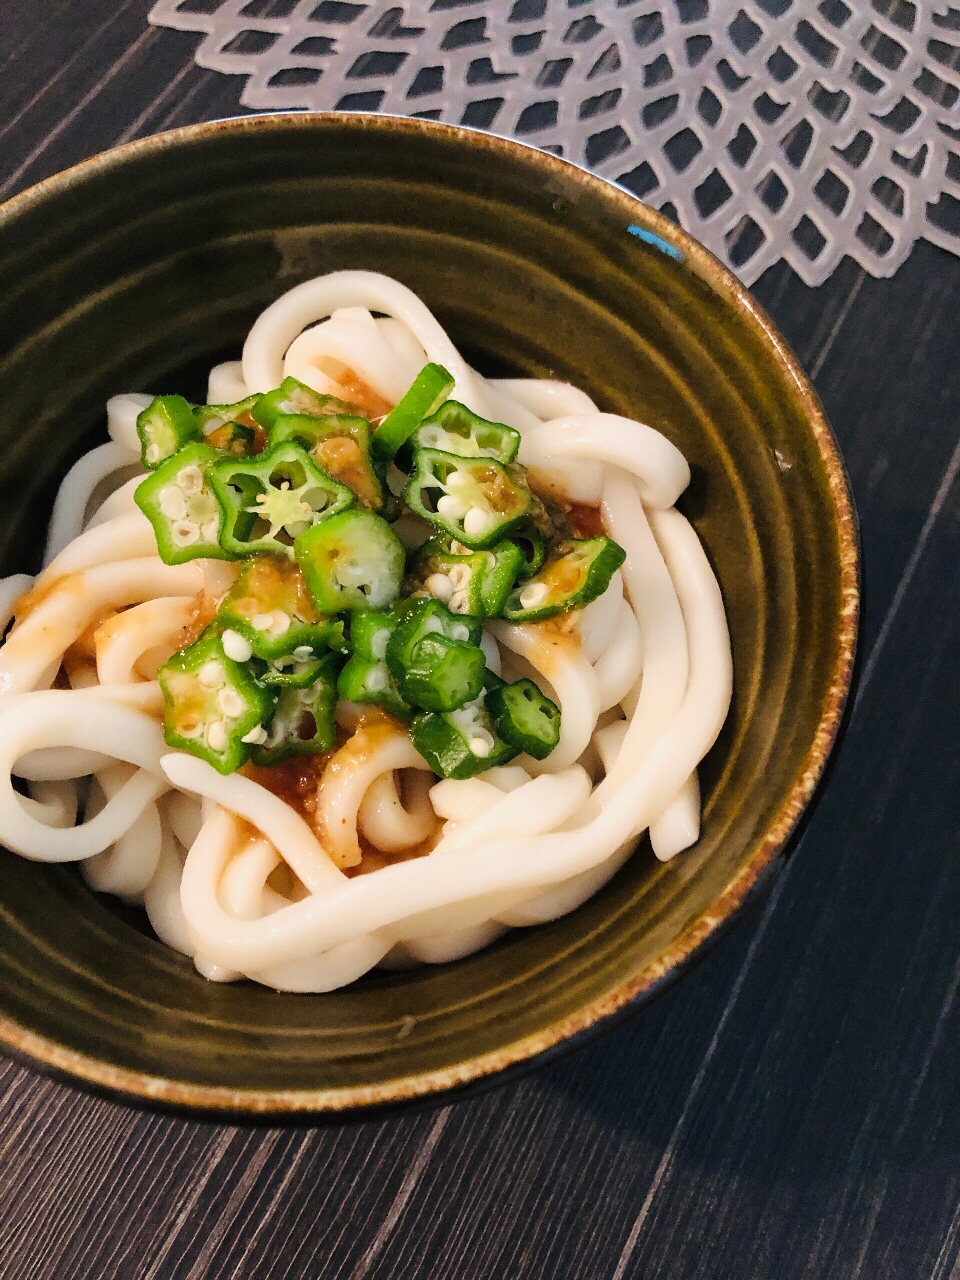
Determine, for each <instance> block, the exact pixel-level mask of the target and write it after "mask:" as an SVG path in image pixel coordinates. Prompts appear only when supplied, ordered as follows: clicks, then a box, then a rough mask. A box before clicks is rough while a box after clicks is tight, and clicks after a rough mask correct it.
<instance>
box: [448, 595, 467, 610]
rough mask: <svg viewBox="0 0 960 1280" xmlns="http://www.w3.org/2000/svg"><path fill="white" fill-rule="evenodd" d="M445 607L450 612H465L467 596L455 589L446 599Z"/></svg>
mask: <svg viewBox="0 0 960 1280" xmlns="http://www.w3.org/2000/svg"><path fill="white" fill-rule="evenodd" d="M447 608H448V609H449V610H450V612H451V613H466V612H467V597H466V596H465V595H464V593H463V592H462V591H455V592H454V593H453V595H452V596H451V597H450V599H449V600H448V601H447Z"/></svg>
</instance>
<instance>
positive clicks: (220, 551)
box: [133, 441, 236, 564]
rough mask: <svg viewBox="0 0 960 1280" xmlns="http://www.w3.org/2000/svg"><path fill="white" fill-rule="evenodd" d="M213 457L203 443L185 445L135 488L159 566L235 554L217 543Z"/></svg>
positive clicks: (218, 516)
mask: <svg viewBox="0 0 960 1280" xmlns="http://www.w3.org/2000/svg"><path fill="white" fill-rule="evenodd" d="M219 457H220V455H219V454H218V453H217V451H216V449H214V448H212V447H211V446H210V445H208V444H201V443H199V441H196V442H193V443H191V444H186V445H184V446H183V448H182V449H179V450H178V451H177V452H176V453H175V454H174V455H173V456H172V457H171V458H168V459H167V460H166V462H162V463H161V464H160V466H159V467H157V469H156V471H154V472H153V474H152V475H149V476H147V478H146V480H144V481H142V483H141V484H139V485H138V486H137V488H136V490H135V492H134V495H133V498H134V501H135V502H136V504H137V506H138V507H139V508H140V510H141V511H142V512H143V514H144V515H145V516H146V517H147V519H148V520H149V521H150V523H151V524H152V525H153V530H154V533H155V534H156V537H157V551H158V552H159V554H160V559H161V560H162V561H163V562H164V563H165V564H184V563H185V562H186V561H187V560H196V559H198V558H199V557H206V558H208V559H212V560H233V559H235V558H236V557H235V556H234V555H233V553H232V552H230V551H227V550H226V549H225V548H224V547H223V546H222V545H221V543H220V535H221V533H222V530H223V519H224V517H223V510H222V508H221V506H220V503H219V502H218V500H217V498H216V496H215V494H214V492H213V489H212V486H211V484H210V468H211V466H212V464H213V463H215V462H216V461H217V459H218V458H219Z"/></svg>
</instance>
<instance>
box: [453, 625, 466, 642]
mask: <svg viewBox="0 0 960 1280" xmlns="http://www.w3.org/2000/svg"><path fill="white" fill-rule="evenodd" d="M450 639H451V640H469V639H470V632H469V631H468V630H467V628H466V627H465V626H464V625H463V623H462V622H457V623H455V624H454V625H453V626H452V627H451V628H450Z"/></svg>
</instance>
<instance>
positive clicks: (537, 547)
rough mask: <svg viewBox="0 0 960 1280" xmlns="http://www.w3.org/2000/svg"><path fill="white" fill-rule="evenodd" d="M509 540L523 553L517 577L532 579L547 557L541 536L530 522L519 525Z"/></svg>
mask: <svg viewBox="0 0 960 1280" xmlns="http://www.w3.org/2000/svg"><path fill="white" fill-rule="evenodd" d="M511 540H512V541H513V542H515V543H516V544H517V546H518V547H519V548H520V550H521V551H522V552H523V564H522V566H521V568H520V572H519V574H518V575H517V576H518V577H520V578H530V577H532V576H533V574H535V573H536V572H537V570H538V569H539V568H540V566H541V565H542V564H543V562H544V560H545V559H546V557H547V544H546V542H545V541H544V538H543V534H542V533H541V532H540V530H539V529H538V528H537V526H536V525H535V524H534V523H533V521H532V520H531V521H530V522H529V523H527V524H524V525H521V527H520V528H519V529H515V530H514V531H513V534H512V537H511ZM511 585H512V584H511Z"/></svg>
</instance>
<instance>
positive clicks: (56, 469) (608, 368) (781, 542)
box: [0, 114, 858, 1119]
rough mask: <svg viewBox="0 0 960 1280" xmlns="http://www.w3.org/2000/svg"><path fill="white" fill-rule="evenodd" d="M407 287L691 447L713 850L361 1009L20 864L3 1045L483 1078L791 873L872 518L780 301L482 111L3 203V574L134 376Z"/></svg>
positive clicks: (295, 1073)
mask: <svg viewBox="0 0 960 1280" xmlns="http://www.w3.org/2000/svg"><path fill="white" fill-rule="evenodd" d="M344 267H360V268H368V269H372V270H375V271H385V272H388V273H389V274H390V275H393V276H396V277H397V278H398V279H400V280H402V281H403V282H404V283H406V284H408V285H409V286H411V288H413V289H414V290H416V292H417V293H418V294H419V295H420V296H421V297H422V298H423V299H424V300H425V302H426V303H427V304H428V305H429V306H430V307H432V308H433V309H434V311H435V312H436V313H437V315H438V316H439V318H440V320H441V321H442V322H443V323H444V324H445V325H446V326H447V327H448V329H449V330H450V332H451V333H452V335H453V337H454V339H455V340H456V341H458V342H459V343H460V344H462V347H463V349H464V350H465V352H466V353H467V355H468V357H469V358H471V359H472V360H474V361H475V362H476V363H477V364H478V365H479V366H480V367H481V368H482V369H484V370H485V371H487V372H497V373H502V372H513V373H522V374H524V375H528V376H529V375H534V376H537V375H543V376H551V377H559V378H564V379H569V380H570V381H571V382H574V383H576V384H577V385H578V386H581V387H584V388H585V389H586V390H587V391H588V392H589V393H590V395H591V396H593V397H594V398H595V399H596V400H597V402H598V403H599V404H600V405H601V406H602V407H604V408H606V409H609V410H611V411H614V412H617V413H625V414H628V415H630V416H631V417H636V418H640V419H642V420H644V421H646V422H649V423H651V424H652V425H653V426H655V427H657V428H658V429H659V430H661V431H663V432H664V433H665V434H666V435H667V436H669V437H670V438H671V439H672V440H674V441H675V442H676V443H677V444H678V445H679V447H680V448H681V449H682V450H683V452H684V453H685V454H686V456H687V458H688V459H689V460H690V463H691V466H692V471H693V482H692V484H691V486H690V490H689V492H688V493H687V494H686V495H685V496H684V498H683V499H682V502H681V507H682V509H683V510H684V512H685V513H686V514H687V515H688V516H689V517H690V518H691V519H692V520H693V523H694V524H695V526H696V528H697V531H698V533H699V534H700V537H701V538H702V540H703V542H704V544H705V546H706V548H707V551H708V553H709V556H710V558H711V560H712V562H713V565H714V567H715V569H716V572H717V575H718V577H719V580H720V584H721V587H722V590H723V595H724V599H725V601H726V607H727V613H728V616H729V621H730V629H731V633H732V637H733V654H734V670H735V695H734V702H733V708H732V711H731V714H730V717H729V719H728V721H727V724H726V726H725V728H724V730H723V732H722V734H721V736H720V739H719V741H718V742H717V744H716V745H715V747H714V748H713V750H712V751H711V752H710V754H709V756H708V757H707V758H706V760H705V762H704V764H703V766H702V770H701V776H702V785H703V794H704V821H703V835H702V838H701V840H700V842H699V843H698V844H697V845H696V847H695V848H693V849H692V850H690V851H689V852H688V853H685V854H684V855H682V856H681V857H678V858H677V859H676V860H675V861H673V862H671V863H669V864H667V865H661V864H659V863H657V862H656V861H655V859H654V858H653V855H652V853H651V850H650V847H649V844H648V843H647V842H646V841H644V842H642V844H641V846H640V847H639V848H638V850H637V851H636V853H635V854H634V855H633V857H632V858H630V859H629V860H628V862H627V864H626V865H625V866H624V868H623V869H622V870H621V871H620V872H619V873H618V874H617V875H616V877H615V878H614V879H613V880H612V881H611V883H610V884H608V885H607V886H606V887H605V888H604V889H603V890H601V891H600V892H599V893H598V894H597V895H596V896H595V897H594V898H593V899H591V900H590V901H589V902H588V903H587V904H586V905H584V906H583V907H581V908H580V909H579V910H577V911H575V912H573V913H572V914H571V915H569V916H567V917H566V918H564V919H562V920H558V921H557V922H555V923H553V924H549V925H545V926H542V927H538V928H534V929H526V930H516V931H513V932H511V933H509V934H508V935H507V936H506V937H505V938H503V939H502V940H501V941H500V942H498V943H497V944H496V945H494V946H492V947H490V948H489V949H487V950H485V951H482V952H480V953H479V954H477V955H474V956H471V957H470V958H468V959H465V960H462V961H459V962H457V963H454V964H449V965H442V966H437V967H430V968H422V969H418V970H413V971H410V972H405V973H399V974H398V973H393V974H386V973H383V974H374V975H372V976H369V977H368V978H366V979H364V980H362V981H360V982H358V983H357V984H356V985H354V986H352V987H349V988H347V989H346V990H342V991H338V992H336V993H334V994H330V995H321V996H304V995H286V994H278V993H276V992H273V991H269V990H266V989H264V988H262V987H258V986H255V985H254V984H252V983H246V982H244V983H240V984H236V985H227V986H224V985H217V984H214V983H210V982H207V981H205V980H204V979H203V978H201V977H200V976H199V975H198V974H197V973H196V972H194V969H193V967H192V965H191V964H190V962H189V961H188V960H186V959H184V958H182V957H180V956H179V955H177V954H175V953H173V952H172V951H170V950H168V949H167V948H166V947H164V946H162V945H161V944H160V943H159V942H157V941H156V940H155V939H154V938H152V937H151V936H150V933H149V929H148V928H147V927H146V926H145V923H144V920H143V918H142V917H141V916H140V915H139V914H138V913H136V912H133V911H126V910H124V909H122V908H120V907H118V906H117V904H116V903H115V901H114V900H112V899H110V898H107V897H100V896H97V895H95V894H94V893H92V892H91V891H90V890H88V889H87V888H86V886H85V885H84V883H83V882H82V880H81V878H80V877H79V875H78V874H77V872H76V869H75V868H70V867H66V866H62V867H52V866H46V865H37V864H35V863H30V862H27V861H24V860H23V859H21V858H18V857H14V856H13V855H11V854H8V853H5V852H3V853H0V859H2V876H0V1046H2V1047H3V1048H4V1049H6V1050H7V1051H8V1052H10V1053H12V1054H14V1055H17V1056H19V1057H21V1058H23V1059H25V1060H27V1061H29V1062H31V1063H33V1064H35V1065H37V1066H39V1067H40V1068H41V1069H45V1070H50V1071H53V1072H55V1073H59V1074H60V1075H63V1076H66V1077H68V1078H70V1079H72V1080H73V1081H75V1082H77V1083H79V1084H83V1085H87V1086H89V1087H92V1088H94V1089H98V1090H101V1091H107V1092H110V1093H112V1094H115V1095H116V1094H119V1095H122V1096H125V1097H126V1098H129V1099H132V1100H136V1101H140V1102H149V1103H152V1104H159V1105H167V1106H171V1107H176V1108H179V1109H182V1110H187V1111H192V1112H197V1113H199V1112H202V1113H217V1114H220V1115H226V1116H231V1117H233V1118H236V1119H238V1118H244V1117H247V1118H252V1117H257V1116H264V1117H273V1118H280V1117H284V1116H286V1117H296V1116H304V1117H306V1116H320V1115H330V1114H333V1113H344V1112H359V1111H365V1110H371V1109H377V1108H382V1107H387V1106H396V1105H398V1104H400V1103H404V1102H408V1101H412V1100H415V1099H423V1098H427V1097H429V1096H431V1095H441V1094H449V1093H450V1092H451V1091H454V1090H458V1089H461V1090H462V1089H464V1088H470V1087H475V1086H476V1085H478V1084H479V1083H481V1082H483V1081H485V1080H489V1079H490V1078H491V1077H494V1076H495V1075H497V1074H498V1073H503V1072H509V1071H510V1070H512V1069H513V1070H515V1069H518V1068H519V1067H521V1066H523V1065H529V1064H531V1063H533V1062H535V1061H537V1060H540V1059H543V1058H544V1057H545V1056H547V1055H550V1054H553V1053H556V1052H557V1051H558V1050H559V1049H560V1048H561V1047H562V1046H565V1045H569V1044H571V1043H572V1042H574V1041H575V1040H577V1039H578V1038H580V1037H582V1036H583V1035H584V1034H585V1033H587V1032H589V1031H591V1030H593V1029H595V1028H597V1027H598V1026H600V1025H601V1024H602V1023H603V1022H604V1021H605V1020H607V1019H609V1018H610V1017H611V1016H612V1015H614V1014H616V1013H617V1011H619V1010H622V1009H623V1008H624V1007H625V1006H626V1005H628V1004H634V1005H638V1004H640V1003H642V1002H643V1001H645V1000H647V999H649V998H650V997H651V996H652V995H653V994H654V993H655V992H656V991H658V990H659V989H660V988H661V987H662V986H663V985H664V983H666V982H667V981H668V980H669V979H671V978H672V977H674V976H675V975H677V974H678V973H679V972H680V971H682V970H683V968H684V967H685V966H686V965H687V964H688V963H689V962H690V960H691V959H692V958H693V957H694V956H695V955H696V954H697V953H698V952H699V951H701V949H702V948H703V947H704V945H705V943H706V942H707V940H708V939H709V938H710V937H711V935H714V934H716V932H717V931H718V930H719V929H721V928H722V926H724V925H725V924H726V922H727V921H729V920H730V918H731V917H732V916H733V915H734V914H735V913H737V912H738V911H739V910H740V909H741V908H742V906H743V905H744V903H745V901H746V900H747V899H748V898H749V897H750V896H751V894H752V893H753V891H754V890H755V889H756V888H757V887H758V886H759V885H761V883H763V882H766V881H769V879H770V876H771V872H773V871H774V870H775V869H776V867H777V866H778V864H779V863H780V861H781V860H782V856H783V853H784V849H785V846H786V844H787V841H788V838H789V836H790V834H791V832H792V830H793V829H794V827H795V825H796V823H797V820H798V819H799V817H800V814H801V812H802V811H803V809H804V807H805V806H806V805H807V803H808V802H809V800H810V798H811V795H812V793H813V791H814V788H815V786H816V784H817V780H818V778H819V777H820V774H821V772H822V770H823V767H824V764H825V762H826V759H827V755H828V753H829V751H830V748H831V745H832V743H833V741H834V738H835V735H836V733H837V728H838V725H839V722H840V717H841V713H842V709H843V704H844V699H845V696H846V693H847V690H848V686H849V683H850V678H851V668H852V662H853V652H854V641H855V633H856V622H857V599H858V570H857V546H856V530H855V521H854V514H853V510H852V506H851V501H850V495H849V490H848V487H847V483H846V480H845V477H844V472H843V466H842V463H841V460H840V457H839V454H838V452H837V446H836V443H835V441H834V439H833V436H832V434H831V432H830V428H829V426H828V425H827V422H826V421H825V419H824V416H823V412H822V410H821V408H820V405H819V403H818V402H817V399H816V396H815V395H814V393H813V392H812V390H811V389H810V386H809V384H808V383H807V381H806V379H805V377H804V375H803V373H802V371H801V369H800V368H799V366H798V365H797V362H796V360H795V359H794V358H793V356H792V355H791V354H790V352H789V351H788V350H787V348H786V345H785V344H784V342H783V340H782V338H781V337H780V336H779V335H778V333H777V332H776V330H775V329H774V327H773V325H772V324H771V323H770V321H769V320H768V319H767V318H766V316H764V314H763V313H762V311H761V310H760V309H759V308H758V307H757V305H756V303H755V302H754V301H753V300H752V299H751V297H750V295H749V294H748V293H747V292H746V291H745V290H744V289H743V288H742V286H741V285H739V284H738V282H737V281H736V280H735V279H734V278H733V277H732V276H731V275H730V274H729V273H728V272H727V271H726V270H724V268H723V267H722V266H720V265H719V264H718V263H717V262H716V261H715V260H714V259H713V258H712V257H711V256H710V255H709V254H708V253H707V252H706V250H704V249H703V248H702V247H701V246H700V245H698V244H697V243H695V242H694V241H693V240H691V239H690V238H689V237H688V236H686V235H684V234H683V233H682V232H680V231H679V230H678V229H677V228H676V227H675V226H674V225H673V224H672V223H670V222H669V221H667V220H666V219H665V218H663V217H662V216H660V215H659V214H657V213H655V212H653V211H651V210H650V209H648V208H646V207H645V206H644V205H643V204H641V203H640V202H639V201H638V200H636V199H635V198H634V197H633V196H631V195H630V194H629V193H628V192H626V191H624V190H621V189H619V188H618V187H616V186H614V185H612V184H610V183H608V182H604V181H602V180H601V179H599V178H596V177H593V176H591V175H590V174H589V173H587V172H585V171H583V170H581V169H579V168H576V167H574V166H573V165H571V164H567V163H565V162H564V161H562V160H559V159H557V158H556V157H554V156H552V155H549V154H545V153H543V152H539V151H536V150H534V149H532V148H529V147H525V146H522V145H520V144H517V143H514V142H509V141H505V140H503V139H501V138H496V137H491V136H489V135H486V134H482V133H478V132H474V131H471V130H468V129H462V128H455V127H449V126H444V125H438V124H434V123H432V122H429V121H424V120H408V119H399V118H394V117H388V116H375V115H347V114H331V115H306V114H296V115H277V116H260V117H248V118H245V119H239V120H227V121H222V122H217V123H214V124H206V125H199V126H195V127H190V128H185V129H180V130H177V131H175V132H172V133H166V134H161V135H159V136H157V137H153V138H148V139H146V140H144V141H140V142H135V143H131V144H129V145H127V146H124V147H121V148H119V149H118V150H115V151H111V152H108V153H107V154H105V155H102V156H99V157H97V158H95V159H93V160H90V161H88V162H87V163H85V164H81V165H79V166H78V167H76V168H74V169H71V170H70V171H69V172H67V173H64V174H61V175H59V176H58V177H55V178H52V179H51V180H50V181H48V182H44V183H42V184H41V185H39V186H38V187H35V188H33V189H32V190H29V191H27V192H25V193H24V194H22V195H19V196H17V197H16V198H15V199H13V200H11V201H10V202H9V203H8V204H6V205H5V206H4V207H3V209H2V210H0V334H2V341H0V351H2V353H3V354H2V363H0V403H2V404H3V407H4V412H3V416H2V418H0V435H2V443H3V448H2V450H0V480H2V485H3V494H4V520H3V524H2V528H0V568H2V571H3V572H4V573H10V572H14V571H18V570H24V569H26V570H29V569H31V568H34V567H35V566H36V563H37V559H38V548H39V547H40V546H41V544H42V541H43V530H44V527H45V525H46V521H47V518H48V516H49V512H50V505H51V501H52V496H53V493H54V491H55V487H56V484H57V482H58V480H59V478H60V477H61V476H62V475H63V473H64V471H65V470H66V468H67V467H68V466H69V465H70V463H72V462H73V460H74V459H75V458H77V457H78V456H79V454H80V453H81V452H82V451H83V450H85V449H87V448H89V447H90V446H91V445H92V444H93V443H95V442H96V441H97V440H99V439H103V438H104V403H105V401H106V400H107V398H108V397H109V396H111V395H112V394H114V393H116V392H118V391H124V390H126V391H132V390H138V389H145V388H146V389H156V390H169V391H174V390H176V391H183V392H185V393H186V394H188V395H189V394H191V392H192V393H193V394H194V395H196V396H197V397H198V398H202V395H203V379H202V376H201V372H202V371H205V370H206V369H207V368H208V367H209V366H210V364H211V363H212V362H214V361H216V360H219V359H224V358H231V357H232V358H235V357H236V356H237V355H238V353H239V350H240V345H241V342H242V339H243V336H244V334H245V332H246V330H247V328H248V326H249V324H250V322H251V320H252V319H253V317H254V316H255V315H256V314H257V312H258V311H260V309H261V308H262V307H264V306H265V305H266V304H267V303H269V302H270V301H272V300H273V299H274V298H276V297H277V296H278V295H279V294H280V293H282V292H283V291H284V290H286V289H288V288H290V287H291V286H292V285H294V284H296V283H297V282H299V281H301V280H304V279H306V278H308V277H310V276H314V275H317V274H318V273H320V272H325V271H330V270H333V269H336V268H344Z"/></svg>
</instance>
